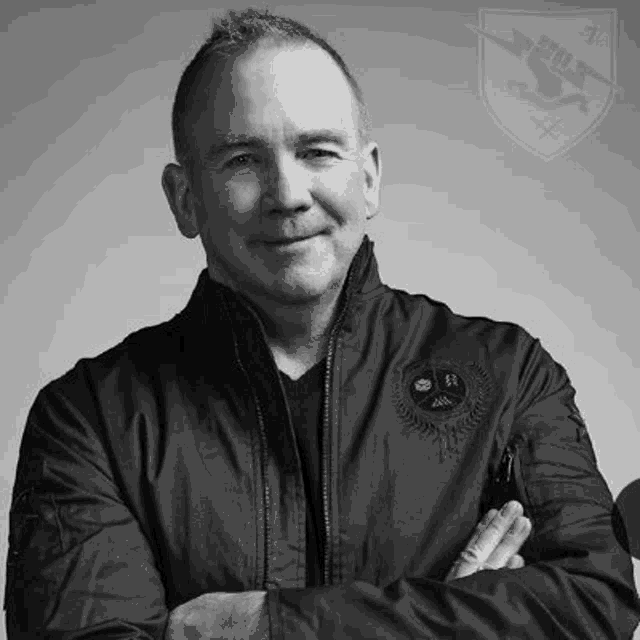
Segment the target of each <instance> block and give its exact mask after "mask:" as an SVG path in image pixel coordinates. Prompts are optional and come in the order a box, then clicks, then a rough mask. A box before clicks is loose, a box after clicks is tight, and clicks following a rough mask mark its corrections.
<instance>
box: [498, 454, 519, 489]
mask: <svg viewBox="0 0 640 640" xmlns="http://www.w3.org/2000/svg"><path fill="white" fill-rule="evenodd" d="M514 457H515V453H514V451H513V446H512V445H509V446H508V447H507V450H506V451H505V452H504V455H503V456H502V465H501V466H502V467H503V469H505V467H506V469H505V470H504V472H503V473H502V477H501V478H500V480H499V482H500V484H505V485H508V484H509V482H510V481H511V474H512V473H513V459H514Z"/></svg>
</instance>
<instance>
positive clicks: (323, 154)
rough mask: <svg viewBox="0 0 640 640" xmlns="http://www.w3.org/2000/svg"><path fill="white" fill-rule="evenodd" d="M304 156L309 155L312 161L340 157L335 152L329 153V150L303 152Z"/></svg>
mask: <svg viewBox="0 0 640 640" xmlns="http://www.w3.org/2000/svg"><path fill="white" fill-rule="evenodd" d="M303 155H308V156H310V157H311V159H320V158H337V157H338V154H337V153H336V152H335V151H329V149H307V150H306V151H304V152H303Z"/></svg>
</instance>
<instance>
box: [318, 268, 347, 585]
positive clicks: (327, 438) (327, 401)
mask: <svg viewBox="0 0 640 640" xmlns="http://www.w3.org/2000/svg"><path fill="white" fill-rule="evenodd" d="M350 281H351V270H350V271H349V274H348V276H347V280H346V282H345V284H344V291H346V292H347V295H348V292H349V285H350ZM350 303H351V300H350V299H349V298H347V299H346V300H345V305H344V307H343V309H342V311H341V313H340V316H339V317H338V319H337V321H336V323H335V325H334V327H333V330H332V332H331V334H330V337H329V345H328V348H327V363H326V370H325V377H324V416H323V424H322V442H321V447H322V504H323V507H324V534H325V535H324V545H323V552H322V562H323V567H324V584H325V585H328V584H330V581H331V565H332V557H331V505H330V503H329V482H330V475H331V473H330V472H331V456H330V455H329V449H330V447H331V429H330V426H331V417H330V410H331V397H330V396H331V379H332V372H333V360H334V356H335V351H336V347H337V335H338V331H339V330H340V326H341V324H342V320H343V318H344V316H345V314H346V312H347V308H348V307H349V305H350Z"/></svg>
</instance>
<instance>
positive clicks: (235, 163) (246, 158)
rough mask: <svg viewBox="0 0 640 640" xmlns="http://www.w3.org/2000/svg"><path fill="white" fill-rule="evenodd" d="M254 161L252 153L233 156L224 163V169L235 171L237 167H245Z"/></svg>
mask: <svg viewBox="0 0 640 640" xmlns="http://www.w3.org/2000/svg"><path fill="white" fill-rule="evenodd" d="M253 159H255V154H252V153H241V154H240V155H237V156H234V157H233V158H231V160H229V161H228V162H226V163H225V165H224V166H225V168H228V169H235V168H238V167H246V166H247V165H248V164H249V162H251V160H253Z"/></svg>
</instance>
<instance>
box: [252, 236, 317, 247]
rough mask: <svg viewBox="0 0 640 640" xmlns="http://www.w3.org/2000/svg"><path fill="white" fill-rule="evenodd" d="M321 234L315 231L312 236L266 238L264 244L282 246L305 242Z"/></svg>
mask: <svg viewBox="0 0 640 640" xmlns="http://www.w3.org/2000/svg"><path fill="white" fill-rule="evenodd" d="M317 235H319V234H317V233H314V234H312V235H310V236H298V237H297V238H280V239H278V240H265V241H264V244H266V245H268V246H272V247H280V246H287V245H290V244H296V243H298V242H304V241H305V240H310V239H311V238H315V236H317Z"/></svg>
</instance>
